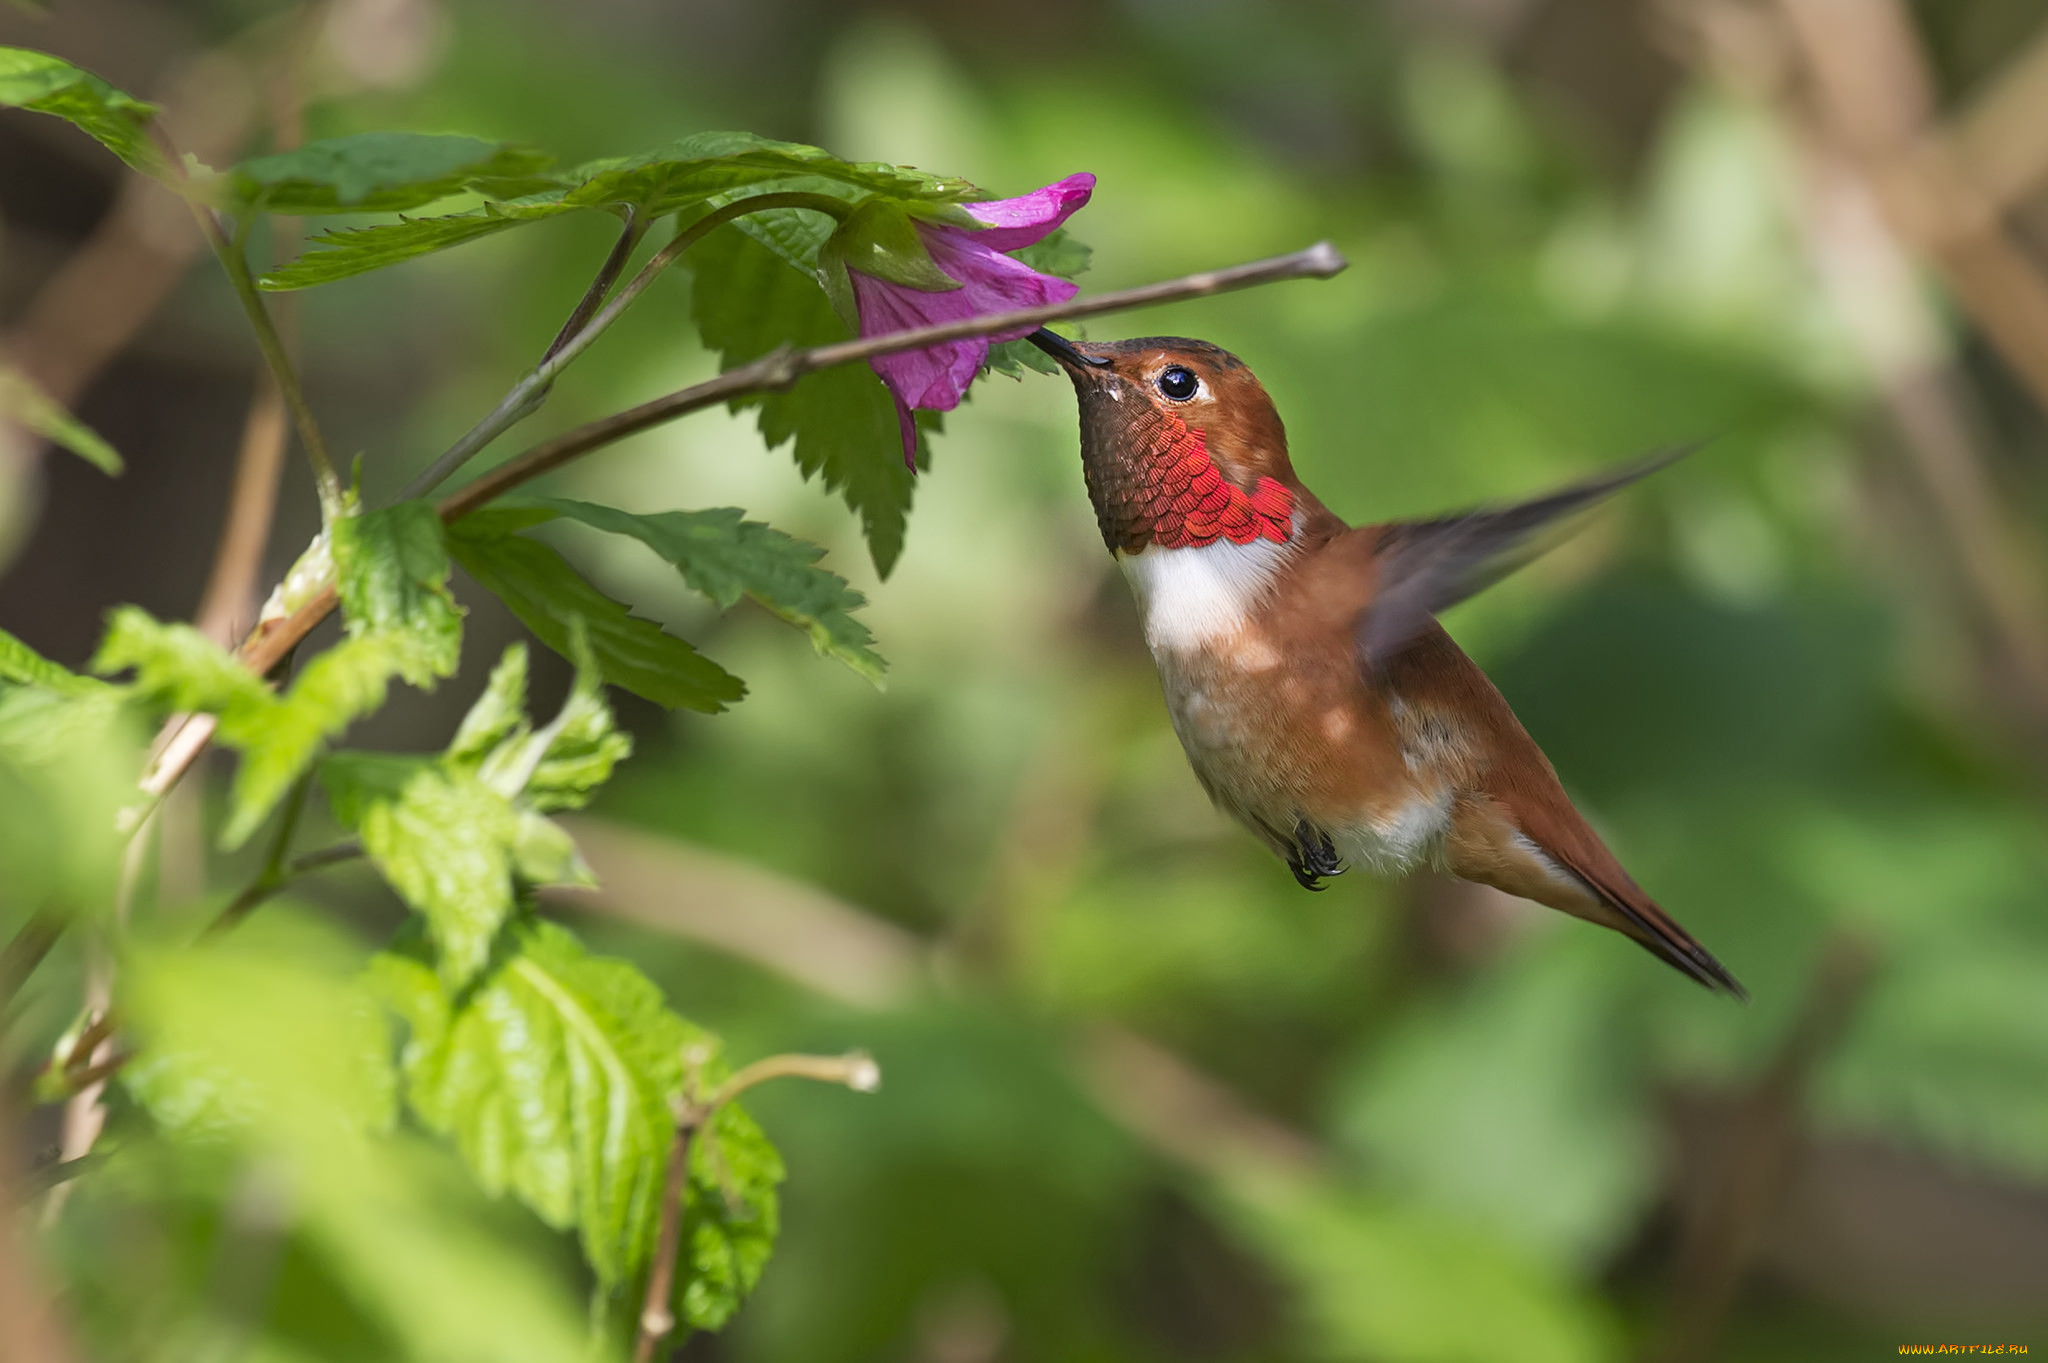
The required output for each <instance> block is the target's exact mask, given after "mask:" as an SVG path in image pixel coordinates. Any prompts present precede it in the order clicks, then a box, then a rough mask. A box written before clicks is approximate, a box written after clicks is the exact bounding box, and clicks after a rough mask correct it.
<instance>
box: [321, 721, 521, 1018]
mask: <svg viewBox="0 0 2048 1363" xmlns="http://www.w3.org/2000/svg"><path fill="white" fill-rule="evenodd" d="M354 760H355V754H353V753H337V754H335V755H334V756H333V757H330V758H328V759H327V760H326V761H325V762H323V763H322V764H321V768H320V770H321V779H322V783H323V784H327V783H328V782H329V780H330V777H329V773H333V776H332V781H333V784H332V785H330V787H329V789H330V795H332V794H333V793H334V791H335V788H336V787H340V788H341V789H342V790H344V791H346V792H347V793H346V794H344V795H342V796H341V797H340V798H338V799H336V800H335V802H334V803H335V807H336V816H337V817H342V811H343V810H344V809H347V811H348V812H349V813H351V814H355V815H357V816H358V817H357V818H356V819H355V820H352V821H351V822H353V824H354V827H355V830H356V832H357V834H358V835H359V836H360V837H361V838H362V840H363V850H364V851H365V852H367V853H368V854H369V856H370V860H371V861H372V862H374V863H375V864H376V867H377V870H378V872H379V873H381V874H382V875H383V877H384V879H385V880H386V881H387V882H389V883H390V885H391V888H392V889H393V890H395V891H397V893H398V897H399V898H400V899H403V900H404V901H405V902H406V903H407V904H409V905H411V906H412V907H413V908H414V909H416V910H418V911H419V913H420V914H421V915H422V916H423V917H424V918H425V919H426V920H427V933H428V935H429V936H430V937H431V938H432V939H433V942H434V945H435V947H436V948H437V952H438V959H439V962H440V969H441V973H442V975H443V976H444V977H445V978H446V979H447V980H448V982H449V984H450V985H452V986H455V987H460V986H461V985H463V984H465V983H466V982H468V981H469V980H470V979H471V978H472V977H474V976H475V975H476V973H477V972H478V971H479V970H481V969H483V966H484V962H485V961H486V960H488V959H489V957H490V954H491V942H492V940H493V939H495V938H496V937H497V935H498V929H500V928H501V927H503V926H504V925H505V920H506V919H508V918H509V917H511V914H512V909H513V906H514V904H515V903H516V898H515V895H514V890H513V878H512V872H513V848H514V846H515V844H517V843H518V842H519V840H520V835H521V829H520V822H519V814H518V811H517V810H515V809H514V808H513V807H512V802H511V801H510V800H509V799H507V798H506V797H505V796H503V795H501V794H499V793H498V792H497V791H495V790H492V789H491V788H490V787H489V786H487V785H485V784H484V783H483V782H482V781H480V780H478V779H477V778H476V777H475V776H472V775H465V774H463V773H460V772H452V773H451V772H448V771H445V770H443V769H441V768H439V767H434V766H423V767H421V768H420V769H419V770H417V771H415V772H414V773H413V774H412V776H411V778H410V779H409V780H407V781H406V783H405V785H404V787H403V788H402V789H400V791H399V792H398V795H397V797H396V798H395V799H391V798H381V799H379V798H372V799H368V800H365V799H363V798H362V796H361V794H360V792H361V791H362V790H363V789H364V788H365V784H366V782H365V779H364V776H363V775H362V774H359V773H356V772H353V771H351V770H350V766H351V764H352V763H353V761H354ZM388 774H389V772H388V771H383V770H380V771H377V772H373V773H371V775H376V776H387V775H388Z"/></svg>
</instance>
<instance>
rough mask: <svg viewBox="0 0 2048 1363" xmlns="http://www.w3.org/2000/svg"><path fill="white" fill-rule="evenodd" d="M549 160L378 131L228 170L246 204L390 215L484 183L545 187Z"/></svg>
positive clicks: (496, 145)
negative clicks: (543, 179) (540, 178)
mask: <svg viewBox="0 0 2048 1363" xmlns="http://www.w3.org/2000/svg"><path fill="white" fill-rule="evenodd" d="M549 160H550V158H549V157H548V156H546V155H545V154H544V153H541V152H538V151H535V150H533V149H532V148H529V147H516V146H511V145H508V144H506V143H502V142H485V141H482V140H480V139H478V138H474V137H457V136H452V135H447V134H436V133H400V132H372V133H356V134H353V135H352V136H348V137H333V138H326V139H323V140H321V141H318V142H308V143H306V144H305V145H304V146H302V147H297V148H294V149H293V150H291V151H286V152H278V153H277V154H275V155H272V156H258V157H255V158H253V159H251V160H248V161H244V162H242V163H241V164H240V165H237V166H235V167H233V168H231V169H230V170H228V171H227V172H225V176H226V181H227V184H228V186H229V193H230V194H231V196H232V197H233V199H234V201H235V204H236V205H237V206H238V207H241V208H244V209H261V210H263V211H265V212H270V213H289V214H293V215H296V216H305V215H309V214H315V213H384V212H395V211H397V210H399V209H405V208H418V207H420V206H421V205H422V204H430V203H433V202H434V201H435V200H437V199H445V198H447V197H449V196H450V195H452V194H460V193H462V192H463V191H464V190H466V189H468V188H470V187H471V186H472V185H475V184H477V183H478V182H480V181H489V182H493V184H494V187H497V188H500V189H503V188H507V187H513V186H516V187H517V188H519V189H520V190H521V191H523V192H529V193H530V192H533V191H535V190H539V189H543V188H545V187H546V185H545V182H541V181H538V180H537V177H538V176H539V173H540V172H541V171H543V170H545V169H546V167H547V165H548V163H549ZM507 182H510V185H508V184H507Z"/></svg>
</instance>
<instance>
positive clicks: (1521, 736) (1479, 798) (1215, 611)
mask: <svg viewBox="0 0 2048 1363" xmlns="http://www.w3.org/2000/svg"><path fill="white" fill-rule="evenodd" d="M1027 339H1029V340H1030V341H1031V342H1032V343H1033V344H1034V345H1036V346H1037V347H1038V348H1039V349H1040V350H1042V351H1044V352H1045V353H1046V354H1048V355H1050V356H1051V357H1052V358H1053V359H1054V360H1056V361H1057V362H1058V363H1059V365H1060V368H1061V369H1063V370H1064V371H1065V372H1066V374H1067V376H1068V377H1069V378H1070V379H1071V380H1072V381H1073V385H1074V392H1075V394H1076V396H1077V397H1078V399H1079V404H1080V414H1081V464H1082V468H1083V471H1084V472H1085V474H1086V477H1087V483H1088V496H1089V500H1090V501H1091V502H1092V503H1093V504H1094V507H1095V518H1096V523H1097V525H1098V526H1099V527H1100V529H1101V531H1102V538H1103V542H1104V543H1105V544H1106V545H1107V546H1108V547H1109V551H1110V553H1111V554H1112V555H1114V556H1115V558H1116V561H1117V564H1118V566H1119V567H1120V568H1122V570H1123V573H1124V576H1125V577H1126V578H1127V579H1128V580H1129V583H1130V586H1131V588H1132V592H1133V594H1134V595H1135V597H1136V598H1137V603H1138V609H1139V613H1140V615H1141V616H1142V618H1143V621H1144V630H1145V642H1146V644H1147V646H1148V647H1149V648H1150V650H1151V653H1152V660H1153V662H1154V664H1155V665H1156V666H1157V668H1158V672H1159V680H1160V685H1161V687H1162V689H1163V690H1164V692H1165V695H1166V704H1167V710H1168V712H1169V714H1170V715H1171V717H1172V720H1173V729H1174V733H1175V734H1176V735H1178V736H1179V738H1180V742H1181V747H1182V748H1183V749H1184V750H1185V751H1186V753H1187V757H1188V762H1189V765H1190V766H1192V767H1193V768H1194V772H1195V777H1196V779H1197V780H1199V781H1200V782H1201V784H1202V787H1203V789H1204V790H1206V791H1207V792H1208V794H1209V798H1210V799H1211V800H1212V801H1214V802H1215V804H1216V805H1217V806H1218V807H1219V808H1221V809H1222V810H1224V811H1225V812H1226V813H1228V814H1230V815H1231V816H1232V817H1234V818H1235V819H1237V821H1238V822H1240V823H1242V824H1243V825H1244V826H1245V827H1246V828H1248V829H1250V830H1251V832H1252V833H1253V834H1254V835H1255V836H1256V837H1257V838H1258V839H1259V840H1260V841H1261V842H1263V843H1265V844H1266V846H1267V847H1269V848H1271V849H1272V850H1273V852H1275V853H1276V854H1277V855H1278V856H1280V857H1281V858H1282V859H1283V860H1284V861H1285V862H1286V863H1287V865H1288V867H1289V868H1290V869H1291V870H1292V871H1293V872H1294V877H1295V879H1296V880H1298V881H1300V882H1301V884H1302V885H1303V887H1305V888H1307V889H1310V890H1315V889H1320V888H1322V881H1323V878H1324V877H1327V876H1333V875H1336V874H1338V873H1340V872H1342V871H1343V870H1344V869H1345V868H1346V867H1347V865H1351V866H1362V867H1365V868H1367V869H1368V870H1370V871H1373V872H1376V873H1379V874H1383V875H1400V874H1404V873H1407V872H1409V871H1412V870H1415V869H1417V868H1418V867H1421V866H1424V865H1434V866H1436V867H1437V868H1439V869H1441V870H1444V871H1447V872H1449V873H1450V874H1452V875H1454V876H1458V877H1460V878H1462V879H1465V880H1471V881H1477V882H1478V883H1479V884H1482V885H1490V886H1492V887H1493V888H1495V889H1497V890H1504V891H1506V892H1507V893H1509V894H1511V895H1518V896H1520V897H1521V898H1524V899H1531V900H1534V901H1536V902H1537V903H1539V904H1544V905H1547V906H1549V907H1550V908H1553V909H1559V910H1562V911H1563V912H1565V913H1568V914H1571V915H1573V916H1574V917H1577V918H1583V919H1586V920H1587V921H1589V922H1593V923H1597V924H1600V925H1601V926H1603V927H1608V928H1612V929H1614V930H1615V931H1617V932H1620V933H1623V934H1625V935H1626V936H1628V937H1630V938H1632V939H1634V940H1635V941H1636V942H1638V943H1640V944H1641V945H1642V946H1644V947H1645V948H1647V949H1648V950H1649V951H1651V952H1652V953H1653V954H1655V955H1656V956H1658V957H1659V958H1660V959H1662V960H1664V961H1665V962H1667V963H1668V964H1670V965H1672V966H1674V967H1676V968H1677V969H1679V970H1681V971H1683V972H1684V973H1685V974H1687V975H1689V976H1691V977H1692V978H1693V979H1694V980H1697V981H1698V982H1699V983H1701V984H1703V985H1705V986H1706V987H1708V988H1709V989H1713V990H1719V991H1725V992H1726V993H1729V994H1732V995H1734V996H1736V997H1738V998H1746V997H1747V995H1746V994H1745V993H1744V991H1743V988H1742V986H1741V985H1740V984H1738V983H1737V982H1736V980H1735V977H1734V976H1733V975H1731V974H1729V973H1728V971H1727V970H1726V969H1725V968H1724V967H1723V966H1722V965H1721V963H1720V962H1719V961H1717V960H1715V959H1714V957H1713V956H1712V955H1711V954H1710V953H1709V952H1708V951H1707V950H1706V948H1704V947H1702V946H1701V945H1700V944H1699V943H1698V942H1697V941H1695V940H1694V939H1693V937H1692V935H1691V934H1690V933H1688V932H1687V931H1686V930H1685V929H1684V928H1682V927H1680V926H1679V925H1678V923H1677V922H1676V921H1675V920H1673V919H1672V917H1671V916H1670V915H1669V914H1667V913H1666V912H1665V911H1664V910H1663V909H1661V908H1659V907H1658V906H1657V903H1656V901H1654V900H1652V899H1651V898H1650V896H1649V895H1647V894H1646V893H1644V891H1643V889H1642V887H1641V886H1639V885H1637V884H1636V882H1635V881H1634V879H1632V878H1631V877H1630V875H1629V873H1628V872H1627V871H1625V870H1623V869H1622V866H1621V863H1620V862H1619V861H1618V860H1617V859H1616V858H1615V856H1614V854H1613V853H1612V852H1610V851H1609V850H1608V849H1607V846H1606V844H1605V843H1603V842H1602V841H1601V840H1600V835H1599V834H1597V833H1595V832H1594V831H1593V829H1592V827H1591V825H1589V824H1588V823H1587V822H1586V820H1585V818H1584V816H1582V815H1581V814H1580V813H1579V811H1578V810H1577V809H1576V808H1574V807H1573V805H1572V802H1571V799H1570V798H1569V797H1568V796H1567V795H1566V794H1565V792H1564V787H1563V786H1562V784H1560V783H1559V781H1558V777H1557V772H1556V771H1555V769H1553V768H1552V767H1551V765H1550V760H1549V759H1548V758H1547V757H1545V756H1544V755H1543V750H1542V749H1541V748H1539V747H1537V746H1536V742H1535V740H1534V739H1532V738H1530V737H1529V735H1528V733H1527V731H1525V730H1524V729H1523V728H1522V725H1521V723H1520V721H1518V720H1517V719H1516V718H1515V715H1514V712H1513V711H1512V710H1510V709H1509V708H1508V703H1507V701H1506V700H1505V699H1504V698H1503V697H1502V696H1501V694H1500V692H1499V691H1498V690H1496V689H1495V688H1494V685H1493V683H1492V682H1491V681H1489V680H1488V679H1487V677H1486V674H1485V673H1484V672H1482V671H1480V669H1479V666H1478V664H1476V663H1474V662H1473V661H1472V660H1471V659H1470V658H1469V657H1467V656H1466V655H1465V653H1464V651H1463V650H1462V649H1460V648H1459V647H1458V645H1457V644H1456V643H1455V642H1453V641H1452V639H1451V636H1450V635H1449V634H1447V633H1446V632H1445V631H1444V628H1443V626H1442V625H1440V624H1438V623H1437V619H1436V617H1437V615H1438V613H1439V612H1441V611H1443V610H1446V609H1448V608H1449V607H1450V606H1452V605H1455V604H1456V603H1457V602H1459V601H1462V600H1464V599H1465V598H1467V597H1469V596H1471V595H1473V594H1474V593H1475V592H1478V591H1479V590H1481V589H1482V588H1484V587H1486V586H1488V585H1490V584H1491V583H1493V582H1495V581H1497V580H1498V579H1499V578H1501V577H1502V576H1504V575H1506V574H1507V573H1508V572H1509V571H1511V570H1512V569H1513V568H1515V567H1517V566H1519V565H1520V564H1521V563H1522V562H1523V561H1525V560H1526V559H1528V558H1529V557H1532V556H1533V554H1534V553H1535V551H1536V550H1537V549H1538V548H1539V547H1541V546H1540V540H1541V534H1540V532H1542V531H1544V530H1545V529H1546V528H1549V527H1552V526H1553V525H1555V524H1556V523H1557V522H1559V521H1560V520H1561V519H1562V518H1564V517H1566V516H1569V515H1571V514H1572V513H1574V512H1578V511H1583V510H1585V509H1586V508H1588V507H1590V506H1592V505H1593V504H1594V503H1596V502H1599V501H1601V500H1602V499H1604V498H1606V497H1608V496H1610V495H1612V494H1613V493H1615V492H1618V491H1620V490H1621V489H1622V488H1624V487H1626V486H1628V485H1629V484H1631V483H1633V482H1635V481H1636V480H1638V479H1640V478H1643V477H1646V476H1648V475H1649V474H1651V473H1654V472H1656V471H1657V470H1658V469H1660V468H1663V467H1664V466H1665V465H1667V464H1669V463H1671V462H1672V461H1673V460H1675V459H1677V458H1680V457H1682V455H1683V454H1684V453H1686V451H1685V450H1678V451H1673V452H1668V453H1663V454H1659V455H1654V456H1650V457H1648V458H1645V459H1641V460H1637V461H1635V462H1633V463H1629V464H1624V465H1622V466H1620V467H1619V468H1616V469H1613V470H1610V471H1608V472H1605V473H1601V474H1597V475H1595V476H1593V477H1590V478H1587V479H1585V480H1584V481H1581V482H1578V483H1575V484H1572V485H1570V486H1567V487H1564V488H1561V489H1559V490H1557V491H1555V492H1552V493H1549V494H1548V495H1546V496H1541V497H1537V498H1534V499H1532V500H1529V501H1524V502H1519V503H1515V504H1512V505H1502V506H1493V507H1481V508H1478V509H1475V510H1471V511H1467V512H1464V513H1462V514H1457V515H1449V516H1442V517H1438V518H1435V519H1431V520H1417V521H1390V522H1386V523H1383V524H1378V525H1363V526H1352V525H1349V524H1347V523H1345V521H1344V520H1343V519H1341V518H1340V517H1339V516H1337V515H1336V513H1334V512H1332V511H1331V510H1330V509H1329V508H1328V507H1326V506H1324V505H1323V503H1322V502H1321V501H1320V500H1318V499H1317V497H1316V495H1315V494H1314V493H1313V492H1310V491H1309V490H1308V488H1307V487H1305V486H1303V484H1302V481H1301V479H1300V478H1299V477H1297V476H1296V474H1295V472H1294V466H1293V464H1292V463H1291V462H1290V461H1289V459H1288V454H1287V433H1286V431H1285V429H1284V428H1283V427H1282V426H1281V424H1280V414H1279V413H1278V411H1276V410H1275V408H1274V406H1273V400H1272V399H1271V398H1270V397H1268V396H1267V394H1266V390H1265V388H1264V387H1263V386H1262V385H1261V384H1260V383H1259V381H1258V379H1257V378H1256V377H1255V376H1254V375H1253V374H1252V371H1251V370H1250V369H1249V368H1247V367H1246V366H1245V364H1244V362H1243V361H1241V360H1239V359H1238V358H1237V357H1236V356H1235V355H1232V354H1231V353H1230V352H1229V351H1226V350H1223V349H1221V348H1220V347H1217V346H1214V345H1211V344H1209V343H1208V342H1206V341H1195V340H1187V339H1184V338H1180V337H1146V338H1142V339H1137V340H1127V341H1113V342H1081V341H1071V340H1068V339H1066V338H1065V337H1062V336H1059V335H1057V334H1056V333H1054V332H1051V331H1048V330H1045V329H1043V328H1041V329H1039V330H1038V331H1036V332H1033V333H1032V334H1031V335H1030V336H1029V337H1028V338H1027Z"/></svg>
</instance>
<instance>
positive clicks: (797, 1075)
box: [706, 1051, 882, 1111]
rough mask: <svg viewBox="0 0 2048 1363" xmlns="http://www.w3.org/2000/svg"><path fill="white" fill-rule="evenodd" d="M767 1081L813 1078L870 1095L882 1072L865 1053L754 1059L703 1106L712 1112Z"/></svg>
mask: <svg viewBox="0 0 2048 1363" xmlns="http://www.w3.org/2000/svg"><path fill="white" fill-rule="evenodd" d="M770 1079H815V1080H817V1081H818V1082H820V1083H823V1084H841V1085H844V1086H845V1087H847V1088H850V1089H852V1090H853V1091H854V1092H856V1093H873V1092H874V1091H875V1090H876V1089H878V1088H880V1087H881V1086H882V1071H881V1068H880V1067H879V1066H877V1065H876V1064H875V1058H874V1057H873V1056H871V1055H869V1054H868V1053H867V1052H866V1051H848V1052H847V1053H846V1054H845V1055H771V1056H769V1057H768V1058H767V1059H766V1060H756V1061H755V1062H754V1063H753V1064H751V1065H748V1066H747V1067H746V1068H745V1069H742V1070H741V1071H739V1072H738V1073H737V1074H735V1075H733V1076H732V1077H731V1078H730V1079H728V1080H726V1081H725V1082H724V1083H723V1084H720V1085H719V1086H718V1092H716V1093H714V1094H713V1095H711V1101H710V1102H709V1103H708V1104H706V1106H708V1107H709V1108H711V1109H712V1110H713V1111H716V1110H717V1109H719V1108H721V1107H723V1106H725V1105H726V1104H727V1103H729V1102H731V1101H732V1100H733V1099H735V1098H737V1097H739V1096H740V1095H741V1094H742V1093H745V1092H746V1091H747V1090H748V1089H750V1088H752V1087H754V1086H755V1085H756V1084H765V1083H767V1082H768V1081H769V1080H770Z"/></svg>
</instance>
